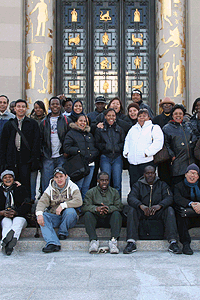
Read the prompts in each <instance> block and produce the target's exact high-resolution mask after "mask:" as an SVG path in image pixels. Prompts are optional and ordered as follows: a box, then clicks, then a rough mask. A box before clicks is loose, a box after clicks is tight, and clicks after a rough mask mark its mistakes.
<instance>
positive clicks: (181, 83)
mask: <svg viewBox="0 0 200 300" xmlns="http://www.w3.org/2000/svg"><path fill="white" fill-rule="evenodd" d="M173 59H174V61H175V54H173ZM173 72H174V76H175V73H176V72H178V74H177V82H178V86H177V88H176V92H175V83H174V97H177V96H178V95H181V96H182V97H183V89H184V88H185V87H186V77H185V66H184V65H183V62H182V60H181V59H179V64H178V65H177V66H176V67H175V62H173ZM174 82H175V80H174Z"/></svg>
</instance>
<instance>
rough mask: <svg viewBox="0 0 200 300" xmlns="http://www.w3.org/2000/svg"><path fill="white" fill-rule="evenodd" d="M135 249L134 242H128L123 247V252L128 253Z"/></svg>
mask: <svg viewBox="0 0 200 300" xmlns="http://www.w3.org/2000/svg"><path fill="white" fill-rule="evenodd" d="M136 250H137V247H136V243H133V242H128V243H127V245H126V247H125V248H124V251H123V253H124V254H130V253H133V252H135V251H136Z"/></svg>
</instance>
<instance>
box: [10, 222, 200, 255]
mask: <svg viewBox="0 0 200 300" xmlns="http://www.w3.org/2000/svg"><path fill="white" fill-rule="evenodd" d="M96 230H97V236H98V237H99V240H100V246H107V245H108V240H109V239H110V229H107V228H97V229H96ZM39 231H40V230H39ZM35 233H36V229H35V228H26V229H24V230H23V232H22V234H21V237H20V240H19V241H18V243H17V246H16V250H18V251H32V252H36V251H41V249H42V248H43V247H44V246H45V242H44V240H43V238H42V235H41V232H40V237H39V238H35V237H34V235H35ZM190 234H191V237H192V243H191V247H192V249H194V250H200V229H199V228H193V229H191V230H190ZM88 244H89V241H88V235H87V233H86V231H85V228H84V225H83V224H78V225H77V226H76V227H74V228H72V229H70V230H69V237H68V238H67V240H65V241H61V248H62V250H64V251H69V250H77V251H88ZM118 245H119V249H120V251H123V249H124V247H125V245H126V228H124V227H123V228H122V230H121V235H120V239H119V242H118ZM168 246H169V244H168V242H167V241H166V240H148V241H147V240H139V241H137V249H138V250H142V251H152V250H163V251H164V250H167V249H168Z"/></svg>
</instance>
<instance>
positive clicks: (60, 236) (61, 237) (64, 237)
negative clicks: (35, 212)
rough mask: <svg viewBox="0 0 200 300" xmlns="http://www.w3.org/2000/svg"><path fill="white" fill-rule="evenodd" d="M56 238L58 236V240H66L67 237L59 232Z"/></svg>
mask: <svg viewBox="0 0 200 300" xmlns="http://www.w3.org/2000/svg"><path fill="white" fill-rule="evenodd" d="M58 238H59V240H66V239H67V236H66V235H64V234H59V235H58Z"/></svg>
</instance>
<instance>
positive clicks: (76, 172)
mask: <svg viewBox="0 0 200 300" xmlns="http://www.w3.org/2000/svg"><path fill="white" fill-rule="evenodd" d="M63 168H64V169H65V171H66V172H67V175H69V177H70V178H71V180H72V181H78V180H80V179H82V178H84V177H86V176H87V175H88V174H89V173H90V167H89V166H88V164H87V163H86V161H85V160H84V158H83V157H82V156H81V155H80V154H77V155H75V156H70V157H69V158H67V159H66V161H65V163H64V165H63Z"/></svg>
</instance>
